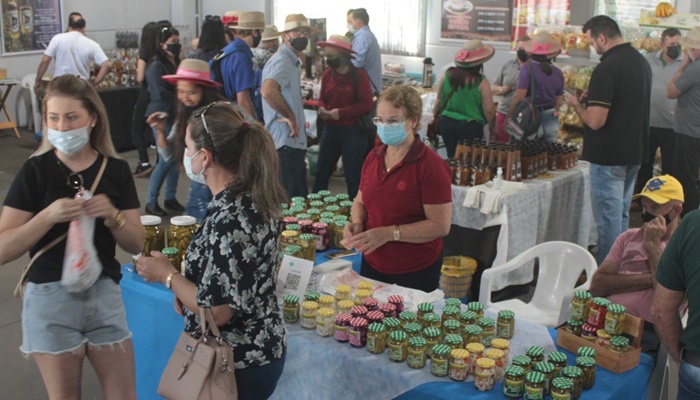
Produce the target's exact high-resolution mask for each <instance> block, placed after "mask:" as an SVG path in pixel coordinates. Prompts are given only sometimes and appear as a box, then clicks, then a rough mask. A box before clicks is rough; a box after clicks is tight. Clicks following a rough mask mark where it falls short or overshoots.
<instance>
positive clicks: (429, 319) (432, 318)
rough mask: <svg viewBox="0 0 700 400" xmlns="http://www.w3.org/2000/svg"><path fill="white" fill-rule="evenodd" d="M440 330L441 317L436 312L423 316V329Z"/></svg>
mask: <svg viewBox="0 0 700 400" xmlns="http://www.w3.org/2000/svg"><path fill="white" fill-rule="evenodd" d="M431 326H432V327H434V328H440V317H438V315H437V314H435V313H434V312H431V313H427V314H425V315H424V316H423V328H429V327H431Z"/></svg>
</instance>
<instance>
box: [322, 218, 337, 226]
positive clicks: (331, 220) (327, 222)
mask: <svg viewBox="0 0 700 400" xmlns="http://www.w3.org/2000/svg"><path fill="white" fill-rule="evenodd" d="M318 222H323V223H324V224H327V225H328V226H331V225H333V224H335V220H334V219H333V218H321V219H319V220H318Z"/></svg>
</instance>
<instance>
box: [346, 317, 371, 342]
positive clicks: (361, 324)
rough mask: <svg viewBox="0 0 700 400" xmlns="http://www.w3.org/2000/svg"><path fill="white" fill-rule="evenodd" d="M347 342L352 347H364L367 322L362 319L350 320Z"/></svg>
mask: <svg viewBox="0 0 700 400" xmlns="http://www.w3.org/2000/svg"><path fill="white" fill-rule="evenodd" d="M348 341H349V342H350V346H352V347H357V348H360V347H365V346H366V345H367V320H366V319H364V318H362V317H357V318H353V319H351V320H350V328H349V329H348Z"/></svg>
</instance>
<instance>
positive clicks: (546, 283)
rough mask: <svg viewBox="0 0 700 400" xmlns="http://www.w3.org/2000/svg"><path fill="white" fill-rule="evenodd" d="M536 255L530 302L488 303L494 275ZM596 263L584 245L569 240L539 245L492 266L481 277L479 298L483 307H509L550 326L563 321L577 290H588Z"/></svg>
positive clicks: (536, 321)
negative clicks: (536, 271)
mask: <svg viewBox="0 0 700 400" xmlns="http://www.w3.org/2000/svg"><path fill="white" fill-rule="evenodd" d="M535 258H539V274H538V278H537V286H536V287H535V294H534V296H533V297H532V300H531V301H530V302H529V303H524V302H523V301H521V300H518V299H512V300H505V301H500V302H498V303H492V302H491V290H492V287H493V284H492V282H493V281H494V278H495V277H498V276H500V275H504V274H507V273H509V272H511V271H513V270H515V269H517V268H520V267H523V266H524V265H525V264H527V263H528V261H531V260H533V259H535ZM596 269H598V266H597V264H596V262H595V259H594V258H593V256H592V255H591V253H589V252H588V250H586V249H584V248H583V247H581V246H579V245H577V244H574V243H569V242H547V243H542V244H539V245H537V246H535V247H533V248H531V249H529V250H527V251H525V252H524V253H522V254H520V255H518V256H517V257H515V258H514V259H512V260H510V261H509V262H507V263H506V264H503V265H498V266H494V267H492V268H490V269H487V270H485V271H484V273H483V275H482V276H481V289H480V292H479V301H480V302H481V303H482V304H483V305H484V308H485V309H486V310H491V311H493V312H496V313H497V312H498V311H500V310H512V311H514V312H515V318H517V319H522V320H525V321H528V322H533V323H537V324H540V325H545V326H549V327H556V326H559V325H561V324H562V323H564V322H565V321H566V320H567V319H568V318H569V315H570V313H571V311H570V309H569V304H570V303H571V298H572V297H573V294H574V289H576V290H588V289H589V287H590V285H591V280H592V278H593V274H594V273H595V271H596ZM584 270H585V271H586V282H585V283H583V284H582V285H581V286H578V287H576V288H575V285H576V281H577V280H578V278H579V276H580V275H581V272H583V271H584Z"/></svg>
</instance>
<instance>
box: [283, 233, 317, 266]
mask: <svg viewBox="0 0 700 400" xmlns="http://www.w3.org/2000/svg"><path fill="white" fill-rule="evenodd" d="M284 232H289V231H284ZM284 232H282V233H284ZM298 242H299V246H301V258H303V259H304V260H309V261H316V238H315V237H314V235H312V234H310V233H302V234H301V235H299V240H298Z"/></svg>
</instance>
